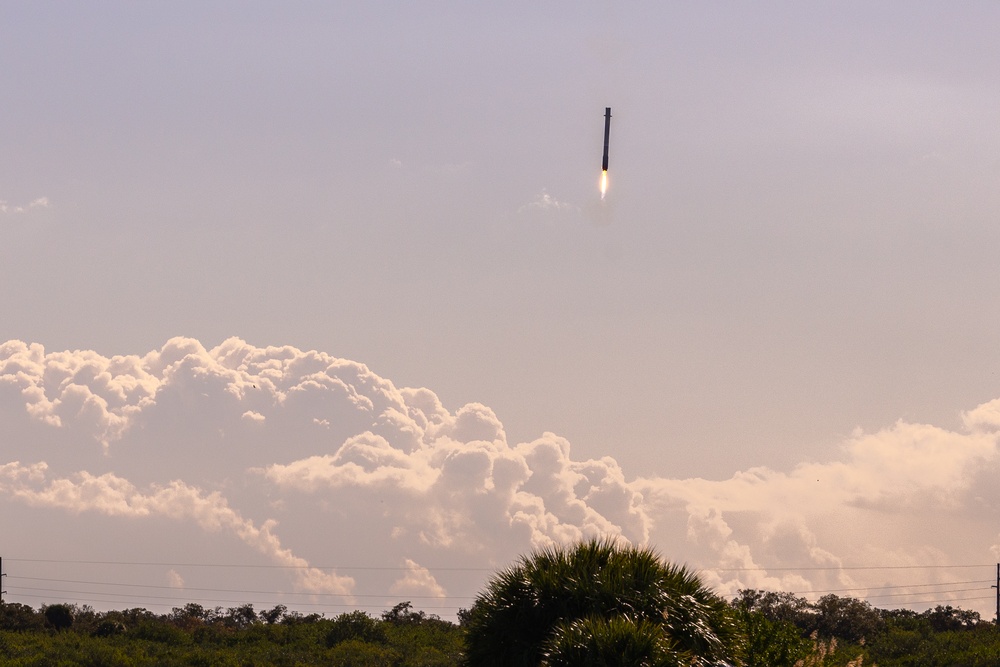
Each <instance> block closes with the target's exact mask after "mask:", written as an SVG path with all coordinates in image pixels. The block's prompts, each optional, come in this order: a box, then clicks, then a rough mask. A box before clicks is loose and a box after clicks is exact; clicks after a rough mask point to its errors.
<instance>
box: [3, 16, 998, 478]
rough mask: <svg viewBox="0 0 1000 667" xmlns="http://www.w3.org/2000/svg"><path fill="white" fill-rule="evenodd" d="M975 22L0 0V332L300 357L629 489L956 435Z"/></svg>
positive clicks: (970, 209)
mask: <svg viewBox="0 0 1000 667" xmlns="http://www.w3.org/2000/svg"><path fill="white" fill-rule="evenodd" d="M998 25H1000V5H997V4H996V3H995V2H958V3H954V2H950V3H943V2H918V3H913V2H905V3H903V2H891V3H875V4H873V3H870V2H837V3H808V4H804V3H792V2H766V3H753V4H736V3H711V4H710V3H662V2H640V3H607V2H583V3H580V2H557V3H528V2H516V3H502V4H500V5H495V6H481V5H479V4H475V5H474V4H470V3H447V2H426V3H390V2H370V3H330V2H324V3H318V2H317V3H313V2H292V3H265V2H230V3H225V2H208V3H201V2H198V3H194V2H171V3H160V4H151V3H126V2H101V3H73V4H71V3H58V4H51V3H45V4H42V3H34V2H5V3H3V4H2V5H0V91H2V99H3V103H2V105H0V108H2V111H0V155H2V159H0V201H3V202H6V209H5V210H4V211H3V212H0V283H2V284H3V286H4V287H3V289H2V290H0V313H2V314H3V315H2V319H0V340H8V339H19V340H23V341H26V342H37V343H41V344H43V345H45V347H46V350H49V351H57V350H64V349H92V350H96V351H97V352H99V353H101V354H103V355H107V356H110V355H114V354H140V355H142V354H145V353H146V352H148V351H150V350H154V349H159V348H160V347H161V346H162V345H163V344H164V343H165V342H166V341H167V340H168V339H169V338H171V337H173V336H189V337H193V338H196V339H198V340H200V341H201V342H202V344H204V346H205V347H207V348H211V347H214V346H215V345H218V344H219V343H221V342H222V341H223V340H225V339H227V338H229V337H230V336H238V337H240V338H242V339H244V340H246V341H248V342H249V343H251V344H252V345H256V346H260V347H264V346H267V345H285V344H288V345H294V346H296V347H298V348H302V349H318V350H321V351H323V352H326V353H328V354H331V355H334V356H338V357H343V358H347V359H352V360H355V361H358V362H361V363H364V364H367V365H368V366H369V367H370V368H371V369H372V370H373V371H374V372H376V373H378V374H379V375H380V376H382V377H385V378H388V379H390V380H391V381H392V382H393V383H395V385H396V386H399V387H403V386H413V387H428V388H430V389H431V390H433V391H434V392H435V393H436V394H437V395H438V396H439V397H440V399H441V401H442V402H443V404H444V407H445V408H446V409H448V410H450V411H451V412H455V411H456V410H458V409H459V408H460V407H461V406H462V405H464V404H466V403H470V402H480V403H483V404H485V405H487V406H489V407H490V408H492V409H493V410H494V411H495V413H496V415H497V416H498V417H499V419H500V420H501V421H502V422H503V426H504V429H505V430H506V433H507V438H508V440H509V441H510V442H511V443H512V444H513V443H517V442H522V441H528V440H532V439H534V438H536V437H538V436H540V435H541V434H542V433H543V432H545V431H552V432H555V433H556V434H558V435H559V436H563V437H565V438H566V439H567V440H568V441H570V442H571V443H572V447H573V455H574V458H577V459H580V460H583V459H588V458H598V457H601V456H605V455H610V456H613V457H614V458H615V459H616V460H617V461H618V462H619V463H620V464H621V465H622V468H623V469H624V470H625V473H626V477H628V478H634V477H635V476H639V475H655V476H672V477H705V478H709V479H724V478H727V477H729V476H731V475H732V474H733V473H734V472H737V471H739V470H745V469H747V468H750V467H753V466H757V465H766V466H769V467H771V468H773V469H777V470H790V469H791V468H792V467H793V466H795V465H797V464H799V463H803V462H807V461H828V460H830V459H831V458H836V457H837V456H839V455H840V454H839V452H840V451H841V445H842V444H843V442H844V440H845V438H846V437H847V436H848V435H849V434H850V433H851V432H852V431H853V430H854V429H855V428H856V427H861V428H862V429H863V430H864V431H865V432H875V431H878V430H879V429H883V428H889V427H892V425H893V424H895V423H896V422H897V420H905V421H906V422H909V423H928V424H933V425H937V426H940V427H942V428H945V429H959V427H960V424H961V422H960V416H961V413H962V412H963V411H966V410H971V409H973V408H975V407H976V406H977V405H979V404H980V403H984V402H987V401H990V400H992V399H994V398H996V397H997V396H1000V375H998V374H997V369H998V368H1000V346H998V345H997V331H1000V308H998V307H997V303H998V302H1000V298H998V297H1000V262H998V261H997V248H998V247H1000V225H998V221H1000V215H998V214H1000V194H998V193H1000V124H998V123H997V118H998V117H1000V114H998V111H1000V86H998V75H997V72H998V71H1000V44H998V43H997V40H996V28H997V26H998ZM606 106H611V107H612V109H613V111H612V113H613V121H612V128H611V155H610V183H611V184H610V189H609V194H608V199H607V201H606V202H605V204H604V205H601V203H600V201H599V194H598V190H597V183H598V178H599V175H600V173H599V170H600V158H601V140H602V130H603V120H602V117H603V113H604V107H606ZM41 198H44V199H45V201H46V202H47V205H41V204H38V205H36V206H31V203H32V202H37V201H38V200H39V199H41ZM18 208H20V209H22V210H17V209H18ZM0 463H2V462H0Z"/></svg>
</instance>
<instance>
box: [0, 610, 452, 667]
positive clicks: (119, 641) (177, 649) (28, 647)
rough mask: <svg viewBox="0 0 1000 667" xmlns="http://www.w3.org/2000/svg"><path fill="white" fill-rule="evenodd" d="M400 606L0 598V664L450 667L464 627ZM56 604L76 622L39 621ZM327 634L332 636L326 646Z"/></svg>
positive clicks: (50, 614) (49, 614)
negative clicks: (103, 606)
mask: <svg viewBox="0 0 1000 667" xmlns="http://www.w3.org/2000/svg"><path fill="white" fill-rule="evenodd" d="M404 605H405V606H403V607H400V606H399V605H397V607H396V608H394V609H396V610H397V612H398V613H396V614H394V615H393V618H394V620H396V621H398V623H394V622H391V621H387V620H382V619H375V618H372V617H370V616H368V615H367V614H365V613H364V612H361V611H356V612H351V613H348V614H342V615H340V616H338V617H337V618H335V619H332V620H331V619H326V618H323V617H322V616H320V615H318V614H308V615H302V614H299V613H296V612H289V611H288V610H287V609H286V608H285V607H283V606H282V605H278V606H276V607H274V608H272V609H270V610H268V611H266V612H261V613H259V614H258V613H254V612H253V607H252V606H250V605H240V606H236V607H232V608H229V609H227V610H222V609H221V608H218V607H216V608H214V609H209V608H204V607H202V606H201V605H198V604H195V603H190V604H187V605H185V606H183V607H178V608H174V609H173V610H172V611H171V612H170V613H168V614H163V615H157V614H153V613H151V612H149V611H147V610H145V609H126V610H123V611H109V612H104V613H98V612H94V611H93V610H92V609H90V608H89V607H77V606H75V605H49V606H47V607H43V609H41V610H38V611H35V610H34V609H32V608H31V607H28V606H26V605H14V604H0V664H2V665H16V666H19V667H25V666H29V665H32V666H33V665H38V666H43V665H44V666H46V667H47V666H49V665H57V666H58V665H95V666H97V665H100V666H104V665H108V666H110V667H119V666H120V667H131V666H133V665H143V666H145V665H150V666H152V665H166V666H171V665H206V666H208V665H211V666H213V667H214V666H216V665H220V666H222V667H225V666H227V665H232V666H234V667H235V666H237V665H238V666H240V667H255V666H261V667H263V666H265V665H268V666H270V665H276V666H279V667H305V666H306V665H345V666H346V665H351V666H354V665H357V666H362V665H374V666H380V665H386V666H391V667H456V666H457V665H458V662H459V657H460V655H461V651H462V648H463V642H462V637H463V632H462V630H461V629H460V628H459V627H458V626H457V625H455V624H454V623H449V622H447V621H442V620H441V619H439V618H437V617H436V616H429V615H426V614H424V613H423V612H416V611H413V610H412V609H411V608H410V606H409V603H404ZM60 606H61V607H65V609H61V610H59V613H60V614H62V613H64V612H68V613H69V614H70V616H71V617H72V618H73V619H74V621H73V623H72V625H71V626H69V627H66V628H64V629H63V630H62V631H56V630H55V627H56V626H55V624H54V623H51V622H50V623H49V625H46V622H47V621H46V619H47V615H48V616H53V615H54V614H55V613H56V612H53V611H52V609H53V608H56V609H59V607H60ZM331 637H337V641H335V642H332V645H331Z"/></svg>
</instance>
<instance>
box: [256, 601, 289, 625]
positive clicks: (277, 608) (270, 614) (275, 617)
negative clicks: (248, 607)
mask: <svg viewBox="0 0 1000 667" xmlns="http://www.w3.org/2000/svg"><path fill="white" fill-rule="evenodd" d="M287 611H288V607H286V606H285V605H283V604H276V605H274V607H272V608H271V609H268V610H266V611H265V610H263V609H262V610H261V612H260V620H262V621H264V622H265V623H267V624H268V625H274V624H275V623H277V622H278V621H280V620H281V618H282V617H283V616H284V615H285V612H287Z"/></svg>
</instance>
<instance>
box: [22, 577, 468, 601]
mask: <svg viewBox="0 0 1000 667" xmlns="http://www.w3.org/2000/svg"><path fill="white" fill-rule="evenodd" d="M15 580H16V581H21V580H24V581H45V582H52V583H60V584H84V585H88V586H122V587H127V588H152V589H159V590H174V591H199V592H206V593H247V594H257V595H309V596H317V595H321V596H329V597H352V598H378V597H391V595H379V594H377V593H310V592H308V591H291V592H286V591H275V590H269V591H255V590H242V589H235V588H197V587H188V586H185V587H183V588H178V587H176V586H161V585H154V584H119V583H115V582H112V581H81V580H77V579H49V578H45V577H15ZM73 592H76V591H73ZM404 597H408V598H410V599H414V600H416V599H430V600H447V599H455V600H474V599H475V596H474V595H405V596H404Z"/></svg>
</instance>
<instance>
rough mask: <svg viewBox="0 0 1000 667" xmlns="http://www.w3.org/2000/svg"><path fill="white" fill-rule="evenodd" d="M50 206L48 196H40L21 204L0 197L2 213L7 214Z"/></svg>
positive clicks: (27, 211)
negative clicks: (11, 202)
mask: <svg viewBox="0 0 1000 667" xmlns="http://www.w3.org/2000/svg"><path fill="white" fill-rule="evenodd" d="M48 207H49V198H48V197H38V198H37V199H33V200H32V201H31V202H30V203H28V204H20V205H17V204H10V203H9V202H7V201H6V200H4V199H0V215H7V214H11V215H17V214H20V213H29V212H30V211H33V210H35V209H39V208H48Z"/></svg>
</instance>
